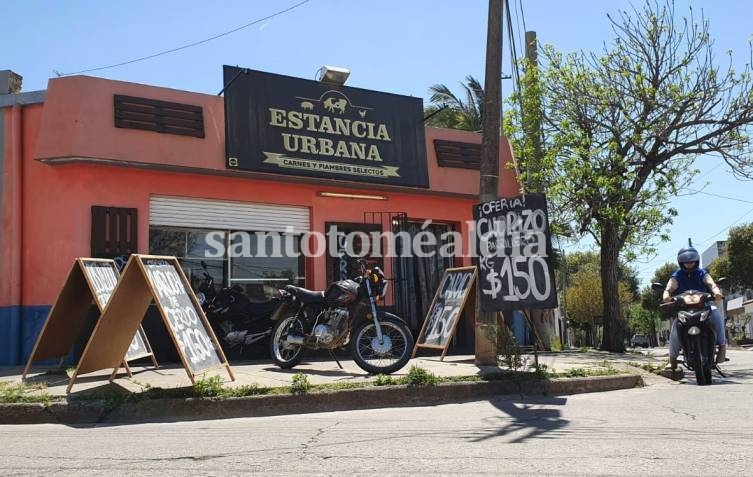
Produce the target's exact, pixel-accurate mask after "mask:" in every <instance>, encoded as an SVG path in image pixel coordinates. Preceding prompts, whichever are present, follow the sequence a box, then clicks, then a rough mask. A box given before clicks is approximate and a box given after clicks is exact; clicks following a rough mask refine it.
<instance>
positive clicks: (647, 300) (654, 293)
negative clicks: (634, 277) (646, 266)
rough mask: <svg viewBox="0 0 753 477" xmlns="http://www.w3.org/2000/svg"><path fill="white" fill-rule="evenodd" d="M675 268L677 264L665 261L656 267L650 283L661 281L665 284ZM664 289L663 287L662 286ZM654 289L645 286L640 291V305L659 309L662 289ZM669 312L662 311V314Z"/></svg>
mask: <svg viewBox="0 0 753 477" xmlns="http://www.w3.org/2000/svg"><path fill="white" fill-rule="evenodd" d="M675 270H677V264H675V263H671V262H667V263H665V264H664V265H662V266H661V267H659V268H657V269H656V271H655V272H654V275H653V277H651V283H661V284H662V285H663V286H666V284H667V282H668V281H669V277H671V276H672V274H673V273H674V272H675ZM662 290H664V288H662ZM662 290H654V289H653V288H651V287H646V288H644V289H643V291H641V307H642V308H643V309H645V310H649V311H659V303H661V300H662V295H663V293H664V292H663V291H662ZM668 313H669V312H666V313H665V312H662V313H661V314H662V316H664V317H665V318H667V317H669V314H668Z"/></svg>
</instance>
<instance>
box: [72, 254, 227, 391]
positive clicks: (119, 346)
mask: <svg viewBox="0 0 753 477" xmlns="http://www.w3.org/2000/svg"><path fill="white" fill-rule="evenodd" d="M144 260H160V261H165V262H169V264H170V265H172V267H174V269H175V271H176V273H177V275H178V277H179V280H180V281H181V283H182V286H183V291H184V292H185V295H187V296H188V298H189V299H190V302H191V304H192V306H193V311H195V312H196V315H197V317H198V319H199V320H200V322H201V323H200V324H201V325H202V326H203V328H204V331H205V332H206V333H207V335H208V336H209V338H210V340H211V342H212V344H213V346H214V351H215V352H216V353H217V358H218V359H217V361H218V362H219V363H220V364H219V365H217V366H214V367H211V368H207V369H200V370H193V369H192V368H191V366H190V364H189V363H188V359H187V357H186V354H185V353H184V352H183V350H182V348H181V346H180V343H179V341H178V337H177V336H176V335H175V332H174V331H173V328H172V325H171V322H170V319H169V317H168V316H167V314H166V312H165V310H164V309H163V307H162V305H161V304H160V300H159V295H158V291H157V290H156V289H155V287H154V286H153V285H152V283H151V281H150V278H149V274H148V271H147V268H146V266H145V265H144ZM152 302H154V303H155V304H156V306H157V308H158V310H159V312H160V316H161V317H162V319H163V321H164V323H165V328H167V331H168V334H169V335H170V337H171V338H172V340H173V344H174V345H175V348H176V350H177V352H178V355H179V356H180V359H181V362H182V363H183V367H184V368H185V370H186V373H187V374H188V377H189V379H190V380H191V383H192V384H194V383H196V376H197V375H199V374H201V373H205V372H208V371H213V370H215V369H219V368H225V369H226V370H227V373H228V375H230V379H231V380H233V381H235V375H234V374H233V371H232V369H231V368H230V364H229V363H228V361H227V358H226V357H225V353H224V352H223V351H222V347H221V346H220V343H219V341H218V340H217V337H216V336H215V334H214V331H213V330H212V327H211V326H210V324H209V321H208V320H207V318H206V316H205V315H204V311H203V310H202V308H201V305H200V304H199V301H198V300H197V299H196V295H195V294H194V293H193V289H192V288H191V286H190V284H189V282H188V279H187V278H186V275H185V274H184V273H183V269H182V268H181V266H180V263H179V262H178V259H176V258H175V257H169V256H158V255H141V254H132V255H131V256H130V258H129V259H128V262H127V263H126V266H125V268H124V269H123V273H122V274H121V276H120V280H118V284H117V286H116V287H115V291H114V292H113V294H112V296H111V297H110V301H109V302H108V304H107V307H106V308H105V310H104V312H103V313H102V316H101V317H100V319H99V321H98V322H97V325H96V327H95V328H94V332H93V333H92V335H91V338H90V339H89V342H88V343H87V344H86V348H84V352H83V354H82V355H81V360H80V361H79V363H78V366H77V367H76V370H75V371H74V373H73V376H71V380H70V383H69V384H68V388H67V390H66V391H67V392H70V390H71V388H72V387H73V384H74V383H75V381H76V378H77V377H78V375H79V374H85V373H91V372H93V371H98V370H101V369H106V368H114V371H113V374H114V372H116V371H117V369H118V366H119V364H120V362H121V359H120V358H118V356H120V357H122V356H124V355H125V353H126V351H127V350H128V347H129V346H130V342H131V341H130V339H129V336H130V337H133V335H134V334H135V333H136V330H137V329H138V327H139V326H140V324H141V321H142V320H143V318H144V315H145V314H146V312H147V310H148V309H149V305H150V304H151V303H152Z"/></svg>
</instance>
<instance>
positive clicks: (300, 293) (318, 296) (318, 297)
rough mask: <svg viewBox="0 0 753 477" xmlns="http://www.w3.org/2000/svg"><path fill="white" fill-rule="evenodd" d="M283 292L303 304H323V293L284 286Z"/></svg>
mask: <svg viewBox="0 0 753 477" xmlns="http://www.w3.org/2000/svg"><path fill="white" fill-rule="evenodd" d="M285 291H287V292H288V293H290V294H292V295H293V296H295V297H296V298H297V299H298V300H300V301H302V302H303V303H324V292H320V291H313V290H308V289H306V288H301V287H296V286H293V285H288V286H286V287H285Z"/></svg>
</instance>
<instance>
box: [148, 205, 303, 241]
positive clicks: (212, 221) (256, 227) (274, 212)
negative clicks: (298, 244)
mask: <svg viewBox="0 0 753 477" xmlns="http://www.w3.org/2000/svg"><path fill="white" fill-rule="evenodd" d="M309 215H310V214H309V209H308V208H306V207H291V206H282V205H272V204H256V203H250V202H234V201H225V200H206V199H188V198H184V197H165V196H152V197H151V198H150V200H149V225H163V226H171V227H191V228H206V229H217V230H245V231H268V232H285V228H286V227H290V226H292V227H295V229H294V230H295V233H297V234H298V233H300V234H302V233H306V232H308V231H309V229H310V225H309Z"/></svg>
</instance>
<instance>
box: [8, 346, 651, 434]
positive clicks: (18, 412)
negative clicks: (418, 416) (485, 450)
mask: <svg viewBox="0 0 753 477" xmlns="http://www.w3.org/2000/svg"><path fill="white" fill-rule="evenodd" d="M662 352H663V353H664V354H666V350H661V349H658V350H653V351H649V352H648V354H646V353H645V352H644V353H631V352H628V353H625V354H612V353H607V352H602V351H593V350H590V351H587V352H580V351H565V352H557V353H549V352H547V353H539V354H538V360H539V364H540V365H545V366H546V369H547V370H548V371H550V372H558V373H564V372H567V371H568V370H573V369H578V368H580V369H589V368H605V367H613V368H616V369H617V370H619V371H620V375H618V376H599V377H589V378H562V379H554V380H550V381H542V380H530V381H519V380H517V381H516V380H495V381H489V382H453V383H443V384H441V385H439V386H369V387H363V388H360V389H343V390H337V391H328V392H323V393H310V394H304V395H292V394H277V395H264V396H251V397H244V398H227V399H211V398H193V399H151V400H148V399H147V400H134V401H135V402H127V403H124V404H123V405H120V406H118V407H116V408H115V409H112V408H111V405H110V404H108V403H107V402H106V400H102V399H100V400H95V401H91V400H89V401H87V400H81V399H79V398H81V397H82V396H84V395H86V394H90V393H95V394H96V393H100V392H102V391H103V390H106V389H112V388H113V386H111V385H109V383H108V378H109V375H110V371H111V370H103V371H99V372H95V373H91V374H87V375H83V376H79V377H78V378H77V380H76V382H75V384H74V386H73V388H72V390H71V394H70V395H69V396H68V399H67V400H65V399H62V398H64V397H65V396H66V392H65V391H66V387H67V386H68V383H69V378H68V376H67V375H66V374H64V373H60V372H58V373H54V372H49V371H50V369H49V368H45V367H44V366H37V367H35V368H33V369H32V372H30V373H29V375H27V379H26V383H27V384H37V383H39V384H45V385H46V388H45V389H43V390H42V391H37V392H46V393H48V394H50V395H52V396H54V397H57V398H61V400H60V401H59V402H55V403H53V404H52V405H49V406H45V405H43V404H5V405H0V424H3V423H6V424H7V423H39V422H59V423H66V424H81V423H94V422H97V423H105V422H136V421H138V422H143V421H149V422H155V421H160V420H176V419H190V420H196V419H216V418H226V417H243V416H248V417H250V416H262V415H278V414H290V413H302V412H324V411H337V410H347V409H365V408H377V407H391V406H406V405H413V406H420V405H436V404H441V403H447V402H460V401H464V400H473V399H481V398H483V397H485V396H494V395H503V394H520V395H531V394H545V395H555V394H558V395H566V394H573V393H581V392H599V391H607V390H614V389H625V388H631V387H635V386H636V385H639V384H640V383H641V377H640V375H643V376H645V377H648V379H653V378H657V379H662V378H658V377H656V376H654V375H649V373H646V372H644V371H642V370H641V369H640V367H639V366H640V365H645V364H651V365H653V366H660V365H663V364H664V363H665V362H666V357H665V356H657V355H659V354H661V353H662ZM523 359H524V361H525V362H527V364H528V365H530V366H532V365H533V363H534V359H535V357H534V355H532V354H529V355H524V356H523ZM340 362H341V364H342V366H343V368H342V369H340V368H339V367H338V365H337V363H336V362H335V361H334V360H333V359H326V358H316V359H311V360H304V361H303V362H302V363H301V364H299V365H298V366H296V367H295V368H293V369H289V370H284V369H280V368H278V367H277V366H275V365H274V364H273V363H271V362H270V361H255V362H243V363H235V364H231V368H232V371H233V373H234V375H235V378H236V379H235V381H231V380H230V377H229V375H228V373H227V371H226V370H225V369H224V368H223V369H219V370H216V371H213V372H211V373H208V374H207V376H206V377H210V376H214V375H219V376H221V377H222V378H223V380H224V385H225V386H228V387H234V386H248V385H256V386H258V387H273V388H276V387H287V386H290V384H291V382H292V379H293V376H294V375H295V374H297V373H301V374H304V375H306V377H307V378H308V381H309V383H310V384H312V385H318V384H328V383H345V384H350V383H353V384H358V383H365V382H367V381H373V380H375V379H376V377H375V376H373V375H369V374H367V373H366V372H364V371H363V370H361V369H360V368H359V367H358V366H356V364H355V363H354V362H353V361H352V360H350V359H347V360H346V359H343V360H341V361H340ZM413 366H416V367H419V368H422V369H424V370H426V371H428V372H429V373H432V374H434V375H436V376H439V377H443V378H448V377H476V376H491V375H495V374H500V373H503V372H504V369H503V368H500V367H498V366H479V365H476V364H475V363H474V356H472V355H456V356H445V358H444V360H441V359H440V357H439V355H436V356H428V355H427V356H420V357H417V358H414V359H412V360H410V362H409V363H408V364H407V365H406V366H405V367H404V368H403V369H401V370H400V371H398V372H397V373H394V374H393V375H392V376H393V377H400V376H405V375H407V374H408V373H409V371H410V369H411V368H412V367H413ZM131 370H132V372H133V376H132V377H130V378H129V377H128V376H127V374H125V372H124V370H121V373H120V374H118V376H117V377H116V379H115V380H114V381H113V384H114V385H115V387H116V388H117V389H120V390H121V391H122V392H123V393H125V394H129V393H132V394H135V395H137V396H138V395H139V394H140V393H142V392H144V391H146V390H148V389H150V388H163V389H171V388H185V387H190V386H191V380H190V378H189V377H188V374H187V373H186V372H185V370H184V369H183V367H182V366H179V365H176V364H170V365H167V366H164V367H159V368H154V367H153V366H145V367H140V366H133V367H131ZM22 372H23V367H21V366H18V367H5V368H0V382H20V381H21V373H22ZM69 373H70V371H69ZM198 378H201V376H200V377H198ZM343 388H345V386H343Z"/></svg>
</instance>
